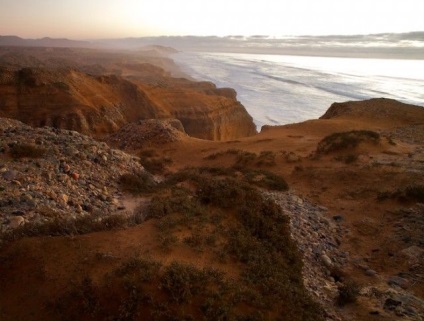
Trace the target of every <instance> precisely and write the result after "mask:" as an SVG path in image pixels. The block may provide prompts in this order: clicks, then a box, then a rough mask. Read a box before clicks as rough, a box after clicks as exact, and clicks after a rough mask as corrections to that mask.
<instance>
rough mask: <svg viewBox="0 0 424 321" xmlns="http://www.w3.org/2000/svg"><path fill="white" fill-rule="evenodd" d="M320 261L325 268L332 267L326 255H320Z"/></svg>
mask: <svg viewBox="0 0 424 321" xmlns="http://www.w3.org/2000/svg"><path fill="white" fill-rule="evenodd" d="M321 260H322V262H323V263H324V265H325V266H326V267H328V268H330V267H332V266H333V262H332V261H331V259H330V258H329V257H328V256H327V255H326V254H323V255H321Z"/></svg>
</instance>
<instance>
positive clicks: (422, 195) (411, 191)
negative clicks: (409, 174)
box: [377, 184, 424, 203]
mask: <svg viewBox="0 0 424 321" xmlns="http://www.w3.org/2000/svg"><path fill="white" fill-rule="evenodd" d="M388 198H394V199H398V200H399V201H402V202H408V201H415V202H421V203H424V185H422V184H418V185H410V186H407V187H405V188H398V189H397V190H396V191H394V192H389V191H385V192H380V193H379V194H378V196H377V199H378V200H380V201H382V200H385V199H388Z"/></svg>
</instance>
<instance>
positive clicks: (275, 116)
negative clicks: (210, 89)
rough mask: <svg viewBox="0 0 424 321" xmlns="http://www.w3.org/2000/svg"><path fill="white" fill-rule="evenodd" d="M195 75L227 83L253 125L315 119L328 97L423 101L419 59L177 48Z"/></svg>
mask: <svg viewBox="0 0 424 321" xmlns="http://www.w3.org/2000/svg"><path fill="white" fill-rule="evenodd" d="M173 59H175V60H176V62H177V63H179V64H180V65H181V66H182V67H183V70H184V71H185V72H187V73H188V74H190V75H191V76H193V77H194V78H196V79H198V80H208V81H212V82H214V83H215V84H217V86H219V87H232V88H234V89H235V90H236V91H237V93H238V96H237V97H238V100H239V101H241V103H242V104H243V105H244V106H245V107H246V109H247V111H248V112H249V113H250V115H252V117H253V119H254V121H255V124H256V125H257V126H258V129H259V128H260V127H261V126H262V125H265V124H268V125H280V124H288V123H294V122H300V121H304V120H307V119H313V118H318V117H320V116H322V115H323V114H324V112H325V111H326V110H327V109H328V108H329V106H330V105H331V104H332V103H333V102H344V101H349V100H363V99H370V98H379V97H384V98H392V99H396V100H399V101H402V102H406V103H411V104H415V105H420V106H424V90H423V88H424V60H413V59H409V60H406V59H405V60H403V59H365V58H335V57H308V56H288V55H263V54H245V53H222V52H220V53H212V52H182V53H179V54H178V55H175V56H174V57H173Z"/></svg>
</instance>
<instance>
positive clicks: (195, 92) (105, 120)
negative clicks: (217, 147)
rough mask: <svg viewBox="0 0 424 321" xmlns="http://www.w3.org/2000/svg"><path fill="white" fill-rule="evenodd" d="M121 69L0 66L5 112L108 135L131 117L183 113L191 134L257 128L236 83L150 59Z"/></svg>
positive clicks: (236, 133) (224, 135) (231, 135)
mask: <svg viewBox="0 0 424 321" xmlns="http://www.w3.org/2000/svg"><path fill="white" fill-rule="evenodd" d="M121 68H122V69H121V72H124V73H125V76H126V78H128V79H134V80H133V81H129V80H126V79H124V78H122V77H120V76H117V75H106V76H105V75H102V76H92V75H89V74H86V73H84V72H81V71H79V70H76V69H74V68H64V69H45V68H21V69H18V70H14V69H13V68H0V116H1V117H9V118H15V119H18V120H20V121H22V122H24V123H27V124H30V125H32V126H52V127H56V128H63V129H71V130H76V131H78V132H81V133H84V134H91V135H94V136H104V135H107V134H111V133H114V132H116V131H117V130H118V129H119V128H120V127H122V126H123V125H125V124H126V123H129V122H134V121H138V120H141V119H152V118H177V119H179V120H180V121H181V123H182V124H183V126H184V129H185V131H186V132H187V134H189V135H190V136H193V137H197V138H203V139H211V140H231V139H235V138H239V137H244V136H249V135H253V134H255V133H256V129H255V125H254V124H253V121H252V118H251V117H250V115H249V114H248V113H247V112H246V110H245V109H244V107H243V106H242V105H241V104H240V103H239V102H238V101H237V100H236V93H235V91H234V90H232V89H218V88H216V86H215V85H213V84H211V83H205V82H193V81H189V80H186V79H176V78H172V77H170V74H169V73H167V72H165V71H164V70H162V69H161V68H159V67H155V66H152V65H149V64H134V65H133V64H123V65H121Z"/></svg>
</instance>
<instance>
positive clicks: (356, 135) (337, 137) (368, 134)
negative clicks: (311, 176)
mask: <svg viewBox="0 0 424 321" xmlns="http://www.w3.org/2000/svg"><path fill="white" fill-rule="evenodd" d="M379 141H380V134H378V133H376V132H374V131H370V130H352V131H349V132H342V133H334V134H331V135H329V136H326V137H324V138H323V139H322V140H321V141H320V142H319V143H318V147H317V150H316V152H317V154H328V153H331V152H336V151H341V150H346V149H352V148H355V147H356V146H358V145H359V143H361V142H371V143H374V144H377V143H378V142H379Z"/></svg>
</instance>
